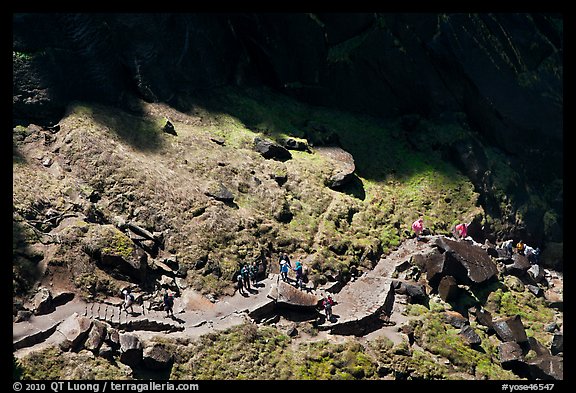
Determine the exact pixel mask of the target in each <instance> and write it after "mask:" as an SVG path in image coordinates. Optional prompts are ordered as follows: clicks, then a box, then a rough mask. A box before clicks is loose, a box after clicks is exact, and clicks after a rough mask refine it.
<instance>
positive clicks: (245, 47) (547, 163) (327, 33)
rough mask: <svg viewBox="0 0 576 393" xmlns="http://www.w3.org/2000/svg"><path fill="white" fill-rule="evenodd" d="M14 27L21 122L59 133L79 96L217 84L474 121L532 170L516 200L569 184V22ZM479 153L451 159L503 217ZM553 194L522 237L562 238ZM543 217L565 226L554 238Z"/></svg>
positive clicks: (323, 19)
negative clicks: (55, 127)
mask: <svg viewBox="0 0 576 393" xmlns="http://www.w3.org/2000/svg"><path fill="white" fill-rule="evenodd" d="M13 22H14V25H13V73H14V81H13V116H14V119H15V122H16V123H27V122H35V123H38V124H47V123H55V122H57V121H58V119H59V118H60V117H61V116H62V113H63V111H64V108H65V107H66V104H67V103H68V102H69V101H71V100H75V99H83V100H97V101H101V102H106V103H110V104H113V105H118V106H129V104H128V103H129V102H130V100H129V97H131V96H134V95H136V96H139V97H140V98H143V99H145V100H147V101H150V102H167V103H169V104H171V105H173V106H178V105H179V102H180V98H181V97H185V96H188V95H191V94H192V95H194V94H196V95H201V94H202V93H203V92H205V91H207V90H209V89H210V88H212V87H216V86H224V85H247V84H250V85H251V84H264V85H268V86H270V87H273V88H274V89H277V90H278V91H280V92H283V93H286V94H289V95H291V96H293V97H296V98H298V99H301V100H304V101H307V102H311V103H315V104H321V105H327V106H335V107H338V108H342V109H346V110H352V111H360V112H366V113H369V114H372V115H376V116H381V117H388V118H392V117H399V116H406V115H413V114H417V115H419V116H422V117H425V118H431V119H433V118H443V117H444V118H445V117H450V116H453V114H455V113H464V114H465V119H466V122H467V124H468V125H469V126H470V127H471V128H472V129H473V130H475V131H477V133H478V135H479V138H480V139H481V140H482V141H483V143H486V144H488V145H492V146H496V147H498V148H499V149H501V150H502V151H503V152H505V153H506V154H507V156H508V157H509V160H510V163H511V165H513V166H514V167H515V170H516V171H517V172H519V173H520V174H521V176H522V181H521V182H518V183H516V184H514V186H513V187H511V188H509V189H507V190H506V192H508V193H509V194H510V196H511V198H512V199H513V202H514V203H518V204H521V203H524V202H525V201H526V200H527V199H528V195H529V194H530V193H545V192H549V190H550V187H549V185H550V184H552V183H553V182H554V181H556V180H557V179H558V180H559V181H561V179H562V178H563V172H562V165H563V154H562V150H563V148H562V143H563V136H562V113H563V102H562V58H563V36H562V33H563V27H562V23H563V22H562V17H561V15H548V14H511V13H510V14H433V13H426V14H415V13H411V14H371V13H356V14H355V13H352V14H349V13H346V14H337V13H319V14H303V13H300V14H290V13H288V14H282V13H277V14H254V13H252V14H249V13H239V14H212V13H210V14H15V15H14V17H13ZM479 155H480V156H481V153H478V149H477V148H473V147H472V146H462V145H459V146H454V148H453V149H452V150H450V151H448V158H450V159H453V160H454V162H456V163H457V164H459V165H460V166H462V170H463V172H464V173H475V174H477V175H476V176H475V179H473V181H474V182H475V184H476V186H477V188H478V190H479V191H480V192H481V194H482V198H483V199H482V202H483V204H484V205H485V209H486V211H487V212H488V213H489V214H492V215H494V216H496V217H498V216H502V215H503V214H504V213H503V212H502V211H501V207H500V204H499V201H496V200H493V199H494V198H491V196H490V193H491V187H492V184H493V180H492V179H491V178H490V176H489V174H488V175H482V174H486V172H487V168H484V167H482V162H483V159H482V157H479ZM478 174H479V175H478ZM556 193H557V195H553V196H549V197H548V200H549V201H551V202H550V203H552V210H548V208H547V207H546V208H544V209H542V208H541V207H535V208H533V209H532V210H530V209H531V208H528V211H525V212H524V216H525V217H526V226H525V227H520V228H518V227H516V228H513V229H514V230H515V231H516V233H517V234H518V236H521V237H524V240H526V241H529V239H533V240H534V241H537V242H541V241H543V240H549V241H555V242H559V241H562V234H561V231H560V230H559V228H561V226H562V191H561V187H560V189H559V191H557V192H556ZM550 211H551V212H552V213H550ZM546 214H548V216H547V217H551V216H553V217H554V220H553V221H554V222H553V223H552V224H547V225H548V227H547V228H548V229H546V230H545V227H546V225H544V224H543V223H542V221H543V220H544V217H545V215H546ZM507 219H509V220H512V218H510V217H508V218H507Z"/></svg>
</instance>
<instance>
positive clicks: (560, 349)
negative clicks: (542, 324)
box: [550, 333, 564, 355]
mask: <svg viewBox="0 0 576 393" xmlns="http://www.w3.org/2000/svg"><path fill="white" fill-rule="evenodd" d="M550 352H551V353H552V355H558V354H559V353H564V334H563V333H557V334H555V335H554V337H553V338H552V344H550Z"/></svg>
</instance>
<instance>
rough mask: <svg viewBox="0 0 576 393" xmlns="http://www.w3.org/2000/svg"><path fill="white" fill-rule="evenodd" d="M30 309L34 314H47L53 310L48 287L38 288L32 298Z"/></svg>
mask: <svg viewBox="0 0 576 393" xmlns="http://www.w3.org/2000/svg"><path fill="white" fill-rule="evenodd" d="M32 310H33V312H34V315H43V314H49V313H51V312H53V311H54V310H55V307H54V302H53V300H52V293H51V292H50V290H49V289H48V288H46V287H40V288H38V291H37V292H36V294H35V295H34V298H32Z"/></svg>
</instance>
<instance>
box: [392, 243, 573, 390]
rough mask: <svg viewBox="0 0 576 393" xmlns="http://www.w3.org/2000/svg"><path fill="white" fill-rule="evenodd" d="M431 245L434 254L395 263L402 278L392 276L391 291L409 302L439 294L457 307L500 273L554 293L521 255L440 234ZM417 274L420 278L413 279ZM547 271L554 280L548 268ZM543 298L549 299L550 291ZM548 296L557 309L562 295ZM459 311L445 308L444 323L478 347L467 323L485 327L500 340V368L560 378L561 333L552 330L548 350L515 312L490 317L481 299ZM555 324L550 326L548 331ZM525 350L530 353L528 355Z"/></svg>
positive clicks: (425, 302) (421, 301)
mask: <svg viewBox="0 0 576 393" xmlns="http://www.w3.org/2000/svg"><path fill="white" fill-rule="evenodd" d="M433 246H434V247H435V248H436V252H432V253H428V254H426V255H423V254H419V255H415V256H413V257H412V258H411V260H410V261H409V263H406V261H405V262H403V263H401V264H399V265H397V267H396V271H395V272H396V273H395V274H396V276H401V277H402V278H404V279H396V280H394V288H395V292H396V293H397V294H403V295H407V298H408V300H409V301H410V302H411V303H418V304H423V305H426V306H428V301H429V296H428V295H429V294H438V296H439V297H440V298H441V299H442V300H444V301H445V302H447V303H449V304H452V305H454V306H456V305H457V300H458V299H459V298H461V297H463V296H467V295H469V296H470V297H473V296H474V295H473V293H474V291H475V290H478V289H481V288H482V287H483V286H485V285H489V284H490V283H494V282H495V281H497V280H498V279H499V278H500V277H501V276H502V275H514V276H515V277H516V278H517V279H518V281H520V285H526V286H527V287H529V290H530V292H531V293H532V294H533V295H534V296H545V295H544V294H548V293H555V292H553V291H554V290H555V289H556V288H555V287H554V286H552V285H550V283H548V280H546V275H545V274H544V269H542V268H541V267H540V266H539V265H537V264H531V263H530V262H529V261H528V259H527V258H526V257H525V256H523V255H520V254H513V255H511V256H508V255H506V254H505V251H503V250H500V249H497V248H496V247H494V246H492V245H480V244H478V243H475V242H471V241H454V240H450V239H447V238H443V237H438V238H435V239H434V242H433ZM421 274H422V279H421V280H420V281H419V282H418V283H414V279H416V280H418V279H419V278H420V275H421ZM424 275H425V276H424ZM547 275H548V278H550V279H553V278H554V276H553V275H552V274H551V273H550V272H548V273H547ZM424 277H425V280H424ZM543 288H546V291H544V290H543ZM427 289H428V293H427ZM548 296H549V297H550V298H551V299H552V298H553V295H548ZM553 299H554V301H547V305H548V306H549V307H554V308H558V309H559V310H562V300H561V296H559V298H553ZM455 308H456V307H455ZM458 311H459V312H457V311H448V312H445V314H444V317H445V322H446V323H449V324H451V325H452V326H454V327H456V328H459V329H461V330H460V332H459V334H460V335H461V336H462V338H463V339H464V341H465V342H466V343H467V344H468V345H470V346H471V347H472V348H476V349H479V348H480V344H481V343H482V340H481V338H480V336H479V335H478V334H477V332H476V331H475V329H474V328H473V327H472V326H471V325H470V322H471V321H476V322H477V324H479V325H483V326H485V327H486V332H487V333H488V334H495V335H496V336H497V337H498V339H499V340H500V341H501V344H500V345H499V347H498V350H499V356H500V362H501V365H502V367H503V368H504V369H508V370H512V371H513V372H514V373H516V374H517V375H519V376H521V377H525V378H529V379H557V380H561V379H563V333H561V332H560V333H556V334H555V335H554V339H553V341H552V344H551V346H550V348H546V347H545V346H544V345H542V344H541V343H540V342H538V340H537V339H535V338H534V337H528V336H527V335H526V331H525V327H524V324H523V323H522V318H521V316H519V315H516V316H513V317H507V318H501V319H497V320H493V318H492V315H491V313H490V312H489V311H487V310H485V309H484V308H483V307H482V304H481V303H480V302H477V304H476V305H475V306H473V307H471V308H468V309H464V310H458ZM557 328H558V327H557V326H554V327H552V326H551V327H550V329H551V330H550V331H551V332H553V331H554V330H555V329H557ZM400 329H404V330H410V329H406V327H402V328H400ZM530 351H534V352H533V353H531V354H530V355H528V354H529V352H530ZM534 353H535V356H534V355H533V354H534Z"/></svg>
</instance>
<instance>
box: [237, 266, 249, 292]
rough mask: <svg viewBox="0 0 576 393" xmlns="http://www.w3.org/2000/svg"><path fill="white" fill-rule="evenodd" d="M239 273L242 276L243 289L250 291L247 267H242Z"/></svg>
mask: <svg viewBox="0 0 576 393" xmlns="http://www.w3.org/2000/svg"><path fill="white" fill-rule="evenodd" d="M240 273H241V274H242V282H243V283H244V288H246V289H247V290H248V291H250V290H251V289H252V288H251V287H250V271H249V268H248V266H246V265H244V266H242V269H241V270H240Z"/></svg>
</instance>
